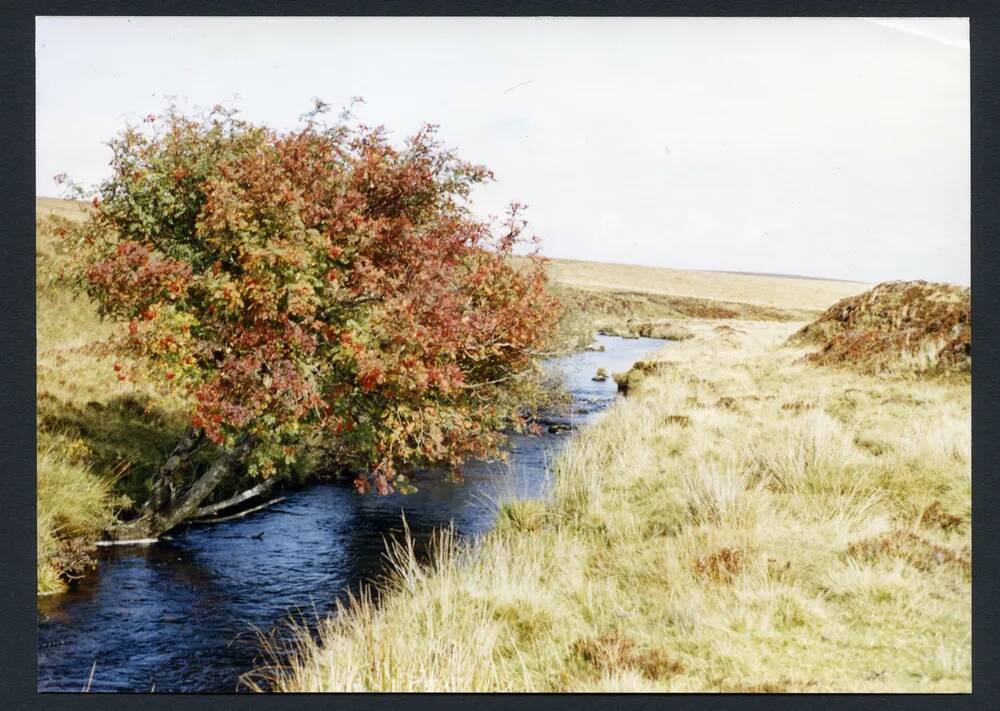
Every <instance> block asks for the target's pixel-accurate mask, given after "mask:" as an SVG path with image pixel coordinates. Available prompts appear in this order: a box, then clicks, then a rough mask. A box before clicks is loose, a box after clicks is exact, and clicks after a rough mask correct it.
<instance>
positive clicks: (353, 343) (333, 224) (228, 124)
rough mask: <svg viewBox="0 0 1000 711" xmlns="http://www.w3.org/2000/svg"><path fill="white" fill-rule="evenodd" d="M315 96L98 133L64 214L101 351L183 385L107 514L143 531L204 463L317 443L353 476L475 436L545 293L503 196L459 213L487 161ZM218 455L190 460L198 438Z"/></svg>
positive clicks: (465, 443) (513, 377)
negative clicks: (85, 213) (85, 187)
mask: <svg viewBox="0 0 1000 711" xmlns="http://www.w3.org/2000/svg"><path fill="white" fill-rule="evenodd" d="M324 111H325V106H323V105H322V104H319V103H317V108H316V110H315V111H313V112H311V113H310V114H308V115H307V116H305V117H304V118H303V123H302V125H301V126H300V127H299V128H297V129H296V130H294V131H291V132H279V131H276V130H273V129H271V128H268V127H265V126H259V125H255V124H253V123H251V122H248V121H246V120H244V119H242V118H240V117H239V115H238V114H236V113H235V112H233V111H230V110H225V109H223V108H221V107H216V108H215V109H214V110H213V111H211V112H210V113H208V114H207V115H203V116H198V117H191V116H188V115H185V114H183V113H181V112H179V111H177V110H175V109H170V110H168V111H167V113H166V114H165V115H164V116H162V117H157V116H149V117H147V119H146V121H145V122H144V123H143V124H142V125H140V126H136V127H129V128H127V129H126V130H125V131H124V132H122V133H121V134H120V135H119V136H117V137H116V138H114V139H113V140H112V141H111V142H110V146H111V149H112V154H113V158H112V162H111V167H112V175H111V177H110V178H109V179H108V180H106V181H105V182H104V183H102V184H101V185H100V186H99V187H98V189H97V190H96V197H94V198H93V210H92V211H91V215H90V217H89V219H88V221H86V222H85V223H83V224H82V226H80V227H79V228H76V229H74V230H72V232H71V234H70V235H69V238H71V239H74V240H76V244H77V246H78V250H79V251H78V254H79V260H78V265H79V274H78V278H79V283H80V284H81V286H82V287H83V288H85V289H86V291H87V293H88V294H89V295H90V297H91V298H92V299H93V300H94V301H95V302H96V303H97V305H98V307H99V309H100V312H101V314H102V315H103V316H105V317H107V318H109V319H113V320H115V321H117V322H120V323H121V324H122V329H121V333H120V335H119V336H117V337H116V338H115V340H114V342H113V344H112V346H113V348H114V350H115V351H116V352H117V353H119V354H120V356H119V362H117V363H115V366H114V367H115V368H116V369H117V370H118V371H119V377H120V378H127V377H128V373H129V370H130V367H131V366H130V365H129V364H139V365H140V367H141V368H142V369H143V377H145V378H147V379H148V378H153V379H155V380H156V381H158V382H159V383H161V384H162V385H163V386H165V387H169V388H171V389H173V390H174V391H176V392H180V393H182V394H183V395H184V396H185V397H186V398H187V401H188V402H189V403H190V427H189V428H188V430H187V432H186V433H185V434H184V436H183V437H182V438H181V441H180V442H178V444H177V447H176V448H175V449H174V451H173V453H172V454H171V456H170V457H169V459H168V460H167V462H166V463H165V465H164V466H163V467H162V469H161V470H160V472H159V474H158V475H157V476H156V477H155V478H154V480H153V481H152V482H151V484H150V494H149V498H148V500H147V501H146V502H145V503H144V504H143V505H142V507H141V508H140V510H139V512H138V516H137V518H136V519H135V520H133V521H129V522H126V523H125V524H123V525H122V526H121V527H120V528H119V529H118V530H116V531H115V532H113V535H114V536H116V537H118V538H136V537H146V536H155V535H157V534H159V533H161V532H163V531H165V530H168V529H169V528H171V527H173V526H175V525H177V524H178V523H180V522H181V521H183V520H184V519H186V518H188V517H190V516H191V515H192V514H193V513H194V512H195V511H197V510H198V509H199V507H200V506H202V505H203V504H204V503H205V502H206V501H208V500H209V499H210V497H211V496H212V494H213V492H214V491H215V490H216V489H217V487H218V486H219V484H220V482H221V481H223V479H225V478H227V477H228V478H232V477H233V476H238V477H241V478H244V479H245V480H246V484H247V486H250V485H251V484H255V483H256V482H259V481H261V480H265V479H268V478H271V477H274V476H275V475H276V474H278V473H280V471H281V470H282V468H284V467H287V466H288V465H289V464H290V463H292V462H294V461H295V460H296V458H297V457H300V456H301V455H302V452H303V449H304V448H305V447H315V446H322V447H323V448H324V449H325V450H326V451H328V452H330V453H332V455H333V456H334V458H335V460H336V462H337V463H338V465H339V466H342V467H344V468H347V469H349V470H350V471H352V472H353V473H354V475H355V483H356V486H357V488H358V489H359V491H361V492H362V493H363V492H365V491H367V490H369V489H372V488H373V489H375V490H377V491H378V492H381V493H386V492H388V491H390V490H392V489H393V488H394V487H398V486H400V485H404V486H405V485H407V481H408V479H409V478H410V477H412V473H413V472H414V471H415V470H416V469H417V468H420V467H428V466H442V465H443V466H446V467H448V468H450V469H451V470H452V471H455V472H459V471H460V468H461V464H462V462H463V461H464V460H465V459H466V458H468V457H470V456H479V457H483V456H492V455H495V454H496V453H497V451H498V447H499V445H500V444H501V442H502V430H503V428H504V427H505V426H506V425H508V424H509V423H510V422H512V421H516V420H517V418H518V406H519V402H520V401H521V399H522V397H523V395H524V393H525V392H526V389H527V388H529V387H531V382H532V380H533V378H532V377H531V376H532V373H533V372H535V371H536V370H537V369H536V367H535V361H536V351H537V350H538V348H539V346H540V344H541V343H542V342H543V340H544V339H545V338H546V336H547V334H548V332H549V329H550V328H551V326H552V324H553V322H554V320H555V318H556V317H557V315H558V314H557V312H558V309H559V306H558V303H557V302H556V301H555V300H554V299H553V298H552V297H551V296H549V294H548V292H547V291H546V290H545V276H544V271H543V265H542V263H541V260H540V258H539V257H538V256H537V254H535V253H533V255H534V256H533V258H532V260H531V261H530V262H529V263H528V265H527V266H523V265H520V266H515V260H512V259H511V258H510V257H511V255H512V254H513V251H514V249H515V247H516V246H517V245H518V244H520V243H521V242H523V241H524V238H523V229H524V226H525V225H524V222H523V220H522V219H521V215H520V211H521V207H520V206H518V205H516V204H515V205H513V206H512V207H511V209H510V211H509V214H508V215H507V216H506V219H505V220H501V221H500V222H499V224H496V223H494V222H493V221H483V220H479V219H476V218H475V217H473V215H472V213H471V211H470V208H469V196H470V190H471V189H472V187H473V186H474V185H476V184H478V183H482V182H484V181H488V180H490V179H492V175H491V173H490V172H489V171H488V170H487V169H486V168H485V167H483V166H479V165H473V164H470V163H467V162H464V161H462V160H460V159H459V158H458V157H457V156H456V155H455V154H454V153H453V152H452V151H449V150H446V149H445V148H443V147H442V146H441V145H440V144H439V142H438V141H437V140H436V138H435V127H434V126H426V127H424V128H423V129H421V130H420V131H419V132H418V133H417V134H416V135H414V136H413V137H411V138H409V139H408V140H407V141H406V142H405V145H402V146H394V145H393V144H392V142H391V141H390V140H389V139H388V137H387V134H386V132H385V131H384V130H383V129H382V128H369V127H366V126H364V125H361V124H358V123H356V122H355V121H354V120H353V119H352V118H351V117H350V115H349V114H347V113H346V112H345V114H343V115H341V117H340V119H339V120H338V121H336V122H335V123H333V125H326V124H325V123H323V119H324ZM206 440H210V441H211V442H214V443H215V444H216V445H218V447H219V451H220V452H221V455H220V456H219V458H218V459H217V460H216V461H215V462H214V463H213V464H211V466H208V467H207V468H206V469H204V470H203V471H199V472H192V471H190V469H191V464H190V461H191V456H190V455H191V453H192V452H194V451H195V449H197V448H198V447H199V446H200V445H201V444H202V443H203V442H204V441H206Z"/></svg>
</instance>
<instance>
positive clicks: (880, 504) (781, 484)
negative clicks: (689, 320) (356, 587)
mask: <svg viewBox="0 0 1000 711" xmlns="http://www.w3.org/2000/svg"><path fill="white" fill-rule="evenodd" d="M715 325H716V324H712V323H693V324H692V328H693V329H694V330H695V332H696V337H695V338H694V339H692V340H689V341H685V342H684V343H682V344H681V345H679V346H674V347H671V348H669V349H667V350H664V351H663V352H662V353H661V355H660V358H662V359H664V360H669V361H671V362H672V365H670V366H668V367H663V368H659V369H655V370H653V371H650V373H649V374H647V375H645V376H644V377H642V378H639V379H637V382H636V384H635V386H634V387H633V389H632V391H630V395H629V397H628V398H627V399H626V400H624V401H622V402H620V403H619V404H617V405H616V406H614V408H613V409H612V410H611V411H610V412H609V413H608V414H607V415H606V416H605V417H604V418H602V419H601V420H600V422H598V423H597V424H595V425H594V426H593V427H591V428H589V429H586V430H584V431H582V432H580V433H579V434H578V435H577V436H576V438H575V439H574V440H573V442H572V443H571V444H570V446H569V447H568V448H567V449H566V450H564V452H563V454H562V455H561V456H560V457H559V458H558V460H557V461H556V462H555V465H554V476H555V483H554V494H553V498H552V500H551V501H550V502H547V503H541V502H513V503H509V504H506V505H505V507H504V509H503V510H502V511H501V514H500V516H499V518H498V524H497V527H496V529H495V530H494V531H493V532H492V533H490V534H488V535H487V536H486V537H485V539H483V540H482V541H481V542H480V543H479V544H478V545H477V546H465V545H459V544H457V543H455V542H454V540H453V539H452V538H450V537H449V536H448V535H447V534H442V536H441V538H440V540H439V541H438V546H437V554H436V555H435V556H434V557H433V559H432V561H431V563H430V564H429V565H427V566H421V565H419V564H418V563H417V561H416V559H415V558H414V557H413V556H412V555H410V554H409V553H408V550H409V548H408V547H407V545H406V544H405V543H403V544H402V545H400V546H398V547H397V548H396V549H395V551H394V560H395V561H396V577H395V581H394V582H393V583H392V585H391V586H390V587H389V589H388V590H387V591H386V594H384V595H383V596H382V597H381V599H380V603H379V605H377V606H376V605H373V604H371V602H370V600H368V599H366V598H361V599H358V600H355V601H353V602H351V603H350V604H348V605H346V606H343V607H342V608H341V609H340V610H339V612H338V613H337V614H336V615H334V616H332V617H331V618H329V619H328V620H325V621H323V622H322V623H321V625H320V629H319V642H318V643H317V642H316V641H314V638H313V637H311V636H308V635H303V636H302V637H301V638H300V640H299V642H298V645H297V646H295V647H294V649H295V651H296V652H297V654H296V655H294V656H293V657H292V659H291V660H286V661H284V662H283V663H282V664H280V665H278V666H277V667H275V668H272V669H270V670H268V671H267V674H266V675H267V676H268V679H269V683H270V684H272V685H273V686H274V687H275V688H278V689H282V690H287V691H306V690H307V691H319V690H324V691H334V690H354V691H504V690H519V691H703V690H708V691H750V692H768V691H852V692H853V691H914V692H917V691H935V692H940V691H968V690H970V688H971V645H970V635H971V604H970V601H971V587H970V585H971V583H970V574H969V570H970V567H969V561H970V560H971V555H970V551H969V547H970V540H971V538H970V536H971V533H970V523H971V522H970V516H971V506H970V504H971V485H970V447H971V434H970V425H971V422H970V399H971V398H970V395H971V389H970V387H969V384H968V382H964V383H962V382H956V381H941V382H937V381H930V380H915V379H909V380H902V379H893V378H884V379H876V378H871V377H865V376H859V375H853V374H850V373H847V372H844V371H837V370H829V369H822V368H817V367H814V366H809V365H805V364H802V363H799V362H798V359H799V357H800V356H801V355H802V354H803V352H804V351H803V350H801V349H795V348H791V347H788V346H784V345H782V344H783V343H784V339H785V338H786V337H787V336H788V334H789V333H791V332H792V331H793V330H794V329H795V327H796V325H797V324H775V323H752V324H751V323H745V322H744V323H741V324H739V329H740V330H741V331H742V332H743V333H736V334H735V335H734V333H733V332H722V331H725V330H724V329H723V330H722V331H719V330H715V328H714V327H715ZM734 326H735V324H734Z"/></svg>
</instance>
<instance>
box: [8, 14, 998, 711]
mask: <svg viewBox="0 0 1000 711" xmlns="http://www.w3.org/2000/svg"><path fill="white" fill-rule="evenodd" d="M963 14H967V13H963ZM33 22H34V32H35V36H34V51H35V55H34V58H33V59H31V58H30V55H29V59H28V61H29V62H30V63H33V66H34V79H33V90H34V96H35V105H34V108H33V120H34V122H35V135H34V156H33V158H34V166H35V198H34V213H35V237H34V250H33V254H34V262H35V274H34V278H35V293H34V329H35V335H36V341H35V344H34V347H35V353H34V366H35V403H34V407H35V412H36V415H35V418H36V419H35V422H36V425H35V428H36V430H37V443H36V445H35V447H36V452H35V461H36V464H37V469H36V473H35V483H36V485H37V488H36V494H35V496H36V510H35V511H34V512H32V513H30V514H29V515H30V518H29V519H28V524H29V525H30V523H31V521H35V527H36V531H37V541H36V545H37V554H36V559H37V567H36V576H37V577H36V608H37V679H36V678H35V677H34V676H29V677H28V679H29V681H30V683H31V684H36V685H37V692H42V693H41V696H43V697H44V696H46V695H47V693H46V692H64V693H65V692H68V693H71V694H79V693H101V692H119V693H122V692H124V693H129V694H148V693H153V694H175V693H185V694H206V693H221V694H237V693H240V694H248V693H264V694H279V693H282V692H292V693H312V692H365V693H368V692H425V693H427V692H430V693H439V692H447V693H466V692H521V693H535V694H538V693H571V694H581V693H603V694H625V693H641V694H668V693H677V692H679V693H687V694H692V693H695V694H702V693H704V694H829V693H837V694H859V693H861V694H963V695H967V694H971V692H972V687H973V682H972V666H973V664H972V657H973V654H972V627H973V615H972V511H973V496H972V488H973V480H972V430H973V423H972V400H973V392H972V315H971V288H972V287H971V271H972V259H973V250H972V240H971V226H972V218H971V205H972V198H971V190H972V168H973V167H975V166H974V164H973V161H972V152H971V128H970V126H971V125H972V122H971V121H972V119H971V117H972V113H971V111H972V109H971V103H970V99H971V93H972V92H971V91H970V79H972V80H975V76H976V75H975V73H974V72H973V73H972V74H971V76H970V67H971V65H970V20H969V18H968V17H612V16H605V17H542V16H534V17H532V16H520V17H484V16H483V17H475V16H449V17H420V16H393V17H389V16H381V17H376V16H351V17H347V16H327V17H291V16H286V17H278V16H200V17H193V16H169V17H168V16H154V15H143V16H86V15H77V16H57V15H39V16H36V17H33ZM972 22H973V23H974V22H976V20H975V19H973V21H972ZM27 36H28V37H30V35H27ZM977 37H978V36H977ZM29 41H30V40H29ZM29 109H30V106H29ZM977 135H981V134H977ZM25 150H30V147H29V146H28V145H26V146H25ZM977 155H978V154H977ZM25 177H26V176H25ZM22 184H24V185H25V190H26V189H27V187H26V185H27V181H26V180H24V181H22ZM977 196H978V193H977ZM29 198H30V195H26V196H25V198H24V202H25V203H27V202H28V200H29ZM994 199H995V196H994ZM976 205H977V210H978V209H979V207H980V203H979V202H978V201H977V203H976ZM978 214H979V213H978V212H977V215H978ZM28 219H30V214H29V216H28ZM977 224H980V223H977ZM29 230H30V223H29V224H28V225H26V226H25V230H24V232H28V231H29ZM977 234H978V232H977ZM977 239H978V238H977ZM978 244H979V243H978V241H977V245H978ZM25 252H26V254H28V255H29V257H28V258H29V259H30V254H31V248H30V243H28V246H27V247H26V249H25ZM979 274H980V273H979V272H977V289H978V288H979V284H978V281H979ZM977 293H979V292H978V291H977ZM5 308H6V307H5ZM29 309H30V307H29ZM26 313H27V314H28V315H29V316H30V315H31V313H32V312H31V311H30V310H28V311H27V312H26ZM978 313H980V312H979V311H978V307H977V314H978ZM977 318H978V316H977ZM977 323H978V322H977ZM977 329H979V326H978V325H977ZM987 330H988V329H983V330H982V334H983V337H984V338H987V337H988V333H987ZM987 350H988V349H987ZM982 365H983V363H982V362H981V363H980V366H982ZM977 381H978V376H977ZM29 382H30V381H29ZM980 412H981V411H980V410H979V401H978V400H977V417H978V416H979V414H980ZM24 421H25V422H27V423H28V424H27V427H28V429H29V432H30V429H31V425H30V410H29V415H28V419H27V420H24ZM978 441H979V430H977V442H978ZM20 446H23V447H24V449H25V450H26V452H29V454H26V456H28V457H30V456H31V455H30V448H31V443H30V439H29V440H28V441H27V442H22V443H21V445H20ZM977 446H978V445H977ZM978 451H979V450H977V471H982V470H979V469H978V467H979V466H980V464H981V463H982V462H981V461H980V459H978V456H979V455H978ZM26 472H27V474H26V476H27V477H28V480H29V481H30V477H31V470H30V466H29V467H28V468H26ZM24 488H25V489H26V490H27V493H26V495H28V496H30V495H31V494H30V486H29V485H27V484H26V485H25V487H24ZM976 491H977V493H976V496H977V500H978V496H979V492H980V491H981V489H979V488H977V490H976ZM979 510H980V509H977V512H978V511H979ZM7 515H8V514H7V513H6V512H5V513H4V516H7ZM977 516H978V514H977ZM983 518H986V517H983ZM980 520H981V519H980ZM28 532H30V528H29V529H28ZM980 533H982V531H980ZM16 545H18V547H20V546H23V548H24V550H25V554H26V555H28V556H30V550H31V549H30V542H29V541H27V540H26V541H24V542H23V543H22V544H16ZM984 551H986V555H985V557H982V558H980V559H979V560H980V562H981V563H983V564H984V565H985V561H986V559H988V558H990V557H991V554H990V553H989V552H988V551H987V549H982V550H981V549H979V548H977V553H982V552H984ZM27 563H28V564H29V565H30V558H28V561H27ZM29 571H30V569H29V570H27V571H25V573H24V575H23V576H22V579H27V582H28V583H30V577H28V576H30V572H29ZM979 573H980V574H982V573H983V569H981V570H980V571H979ZM979 580H980V578H977V585H978V581H979ZM977 590H979V588H978V587H977ZM25 593H26V594H28V595H29V597H28V598H27V602H28V604H30V601H31V597H30V593H29V592H28V591H27V590H26V591H25ZM979 600H980V598H977V602H978V601H979ZM979 609H982V608H979ZM977 614H978V612H977ZM21 618H22V619H25V618H26V619H27V620H28V623H29V624H30V623H31V622H30V620H31V618H30V613H28V614H27V616H25V615H22V616H21ZM994 632H995V630H994ZM980 639H981V638H980V637H979V636H977V644H978V643H979V640H980ZM25 644H26V645H27V644H30V645H31V646H30V647H29V649H32V650H34V649H35V646H34V642H33V641H31V642H25ZM32 653H33V654H34V652H32ZM977 660H978V657H977ZM978 669H980V666H979V665H978V661H977V673H978ZM978 679H979V677H978V676H977V684H978V683H979V682H978ZM977 688H978V687H977ZM33 693H34V692H33ZM75 698H79V697H75ZM258 700H261V701H265V702H266V701H268V700H267V699H258ZM164 701H166V700H164ZM893 703H894V702H893Z"/></svg>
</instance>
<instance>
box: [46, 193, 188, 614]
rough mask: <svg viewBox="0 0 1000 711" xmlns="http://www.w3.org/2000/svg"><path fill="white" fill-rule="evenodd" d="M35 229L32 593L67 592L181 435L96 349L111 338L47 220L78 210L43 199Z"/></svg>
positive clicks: (164, 403)
mask: <svg viewBox="0 0 1000 711" xmlns="http://www.w3.org/2000/svg"><path fill="white" fill-rule="evenodd" d="M37 209H38V216H39V218H41V219H40V221H39V223H38V227H37V230H36V278H37V281H36V295H35V299H36V308H37V317H36V326H37V383H36V393H37V407H38V411H37V431H38V451H37V465H38V493H37V506H38V519H37V520H38V523H37V545H38V565H37V575H38V593H39V594H47V593H53V592H60V591H62V590H64V589H65V587H66V581H67V580H68V579H71V578H73V577H75V576H78V575H81V574H83V573H84V572H85V571H86V570H87V568H88V567H89V565H90V564H91V563H92V554H93V552H94V542H95V540H96V539H97V537H98V535H99V534H100V532H101V531H102V530H104V529H105V528H106V527H107V526H108V525H109V524H111V523H112V522H113V521H114V520H115V517H116V515H117V512H118V511H119V510H120V509H122V508H124V507H127V506H128V505H129V502H130V499H138V498H140V497H141V496H143V495H144V494H145V481H146V478H147V477H148V475H149V474H150V473H151V472H152V471H153V470H154V469H155V468H156V467H158V466H159V465H160V463H161V462H162V461H163V460H164V459H165V458H166V455H167V454H168V453H169V451H170V448H171V447H173V445H174V443H175V442H176V441H177V437H178V436H179V434H180V432H181V431H182V430H183V427H184V421H183V416H182V413H181V411H180V407H179V403H178V402H176V401H173V400H171V399H169V398H164V397H163V395H162V394H158V393H156V392H155V391H154V390H153V389H152V388H150V387H147V386H146V385H145V384H143V382H142V381H141V379H139V380H132V381H129V382H121V381H119V380H118V378H117V375H116V373H115V371H114V368H113V363H114V359H113V358H112V357H110V356H104V355H102V353H101V352H100V349H99V348H98V344H99V343H100V342H101V341H102V340H103V339H105V338H106V337H107V336H108V334H109V333H110V328H111V326H110V324H108V323H106V322H103V321H101V319H100V318H99V317H98V315H97V311H96V309H95V308H94V306H93V304H91V303H90V302H89V301H88V300H87V299H85V298H82V297H80V296H79V295H77V294H75V293H74V292H73V290H72V289H71V288H70V285H69V283H68V281H67V279H66V276H65V274H66V271H67V267H68V266H69V265H70V264H71V260H72V258H73V255H72V254H70V253H68V252H67V250H66V249H65V247H64V245H63V243H62V242H61V240H60V238H59V235H58V233H57V229H58V225H57V224H53V223H50V222H48V221H47V218H48V217H49V216H50V215H53V214H55V215H57V216H59V217H62V218H64V219H80V216H81V214H82V213H81V210H82V208H81V206H80V205H79V204H77V203H70V202H68V201H63V200H45V199H40V200H39V201H38V204H37Z"/></svg>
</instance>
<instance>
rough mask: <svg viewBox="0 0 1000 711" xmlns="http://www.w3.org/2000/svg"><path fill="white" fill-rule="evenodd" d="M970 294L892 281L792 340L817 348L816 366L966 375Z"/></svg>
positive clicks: (839, 306)
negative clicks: (813, 345)
mask: <svg viewBox="0 0 1000 711" xmlns="http://www.w3.org/2000/svg"><path fill="white" fill-rule="evenodd" d="M970 301H971V290H970V289H969V288H968V287H961V286H955V285H953V284H939V283H930V282H925V281H910V282H903V281H896V282H886V283H884V284H879V285H878V286H876V287H875V288H874V289H871V290H870V291H866V292H864V293H863V294H859V295H857V296H852V297H849V298H846V299H843V300H841V301H838V302H837V303H836V304H834V305H833V306H831V307H830V308H829V309H827V310H826V312H824V313H823V315H822V316H820V317H819V318H818V319H817V320H816V321H814V322H813V323H811V324H809V325H808V326H805V327H804V328H802V329H801V330H799V331H798V332H797V333H795V334H794V335H793V336H792V338H791V341H792V342H793V343H799V344H816V345H819V346H821V347H820V349H819V350H818V351H816V352H815V353H811V354H809V355H808V356H806V359H807V360H808V361H810V362H813V363H817V364H820V365H834V366H849V367H851V368H854V369H856V370H859V371H862V372H865V373H870V374H877V373H883V372H917V373H925V374H941V373H969V372H970V371H971V369H972V319H971V304H970Z"/></svg>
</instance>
